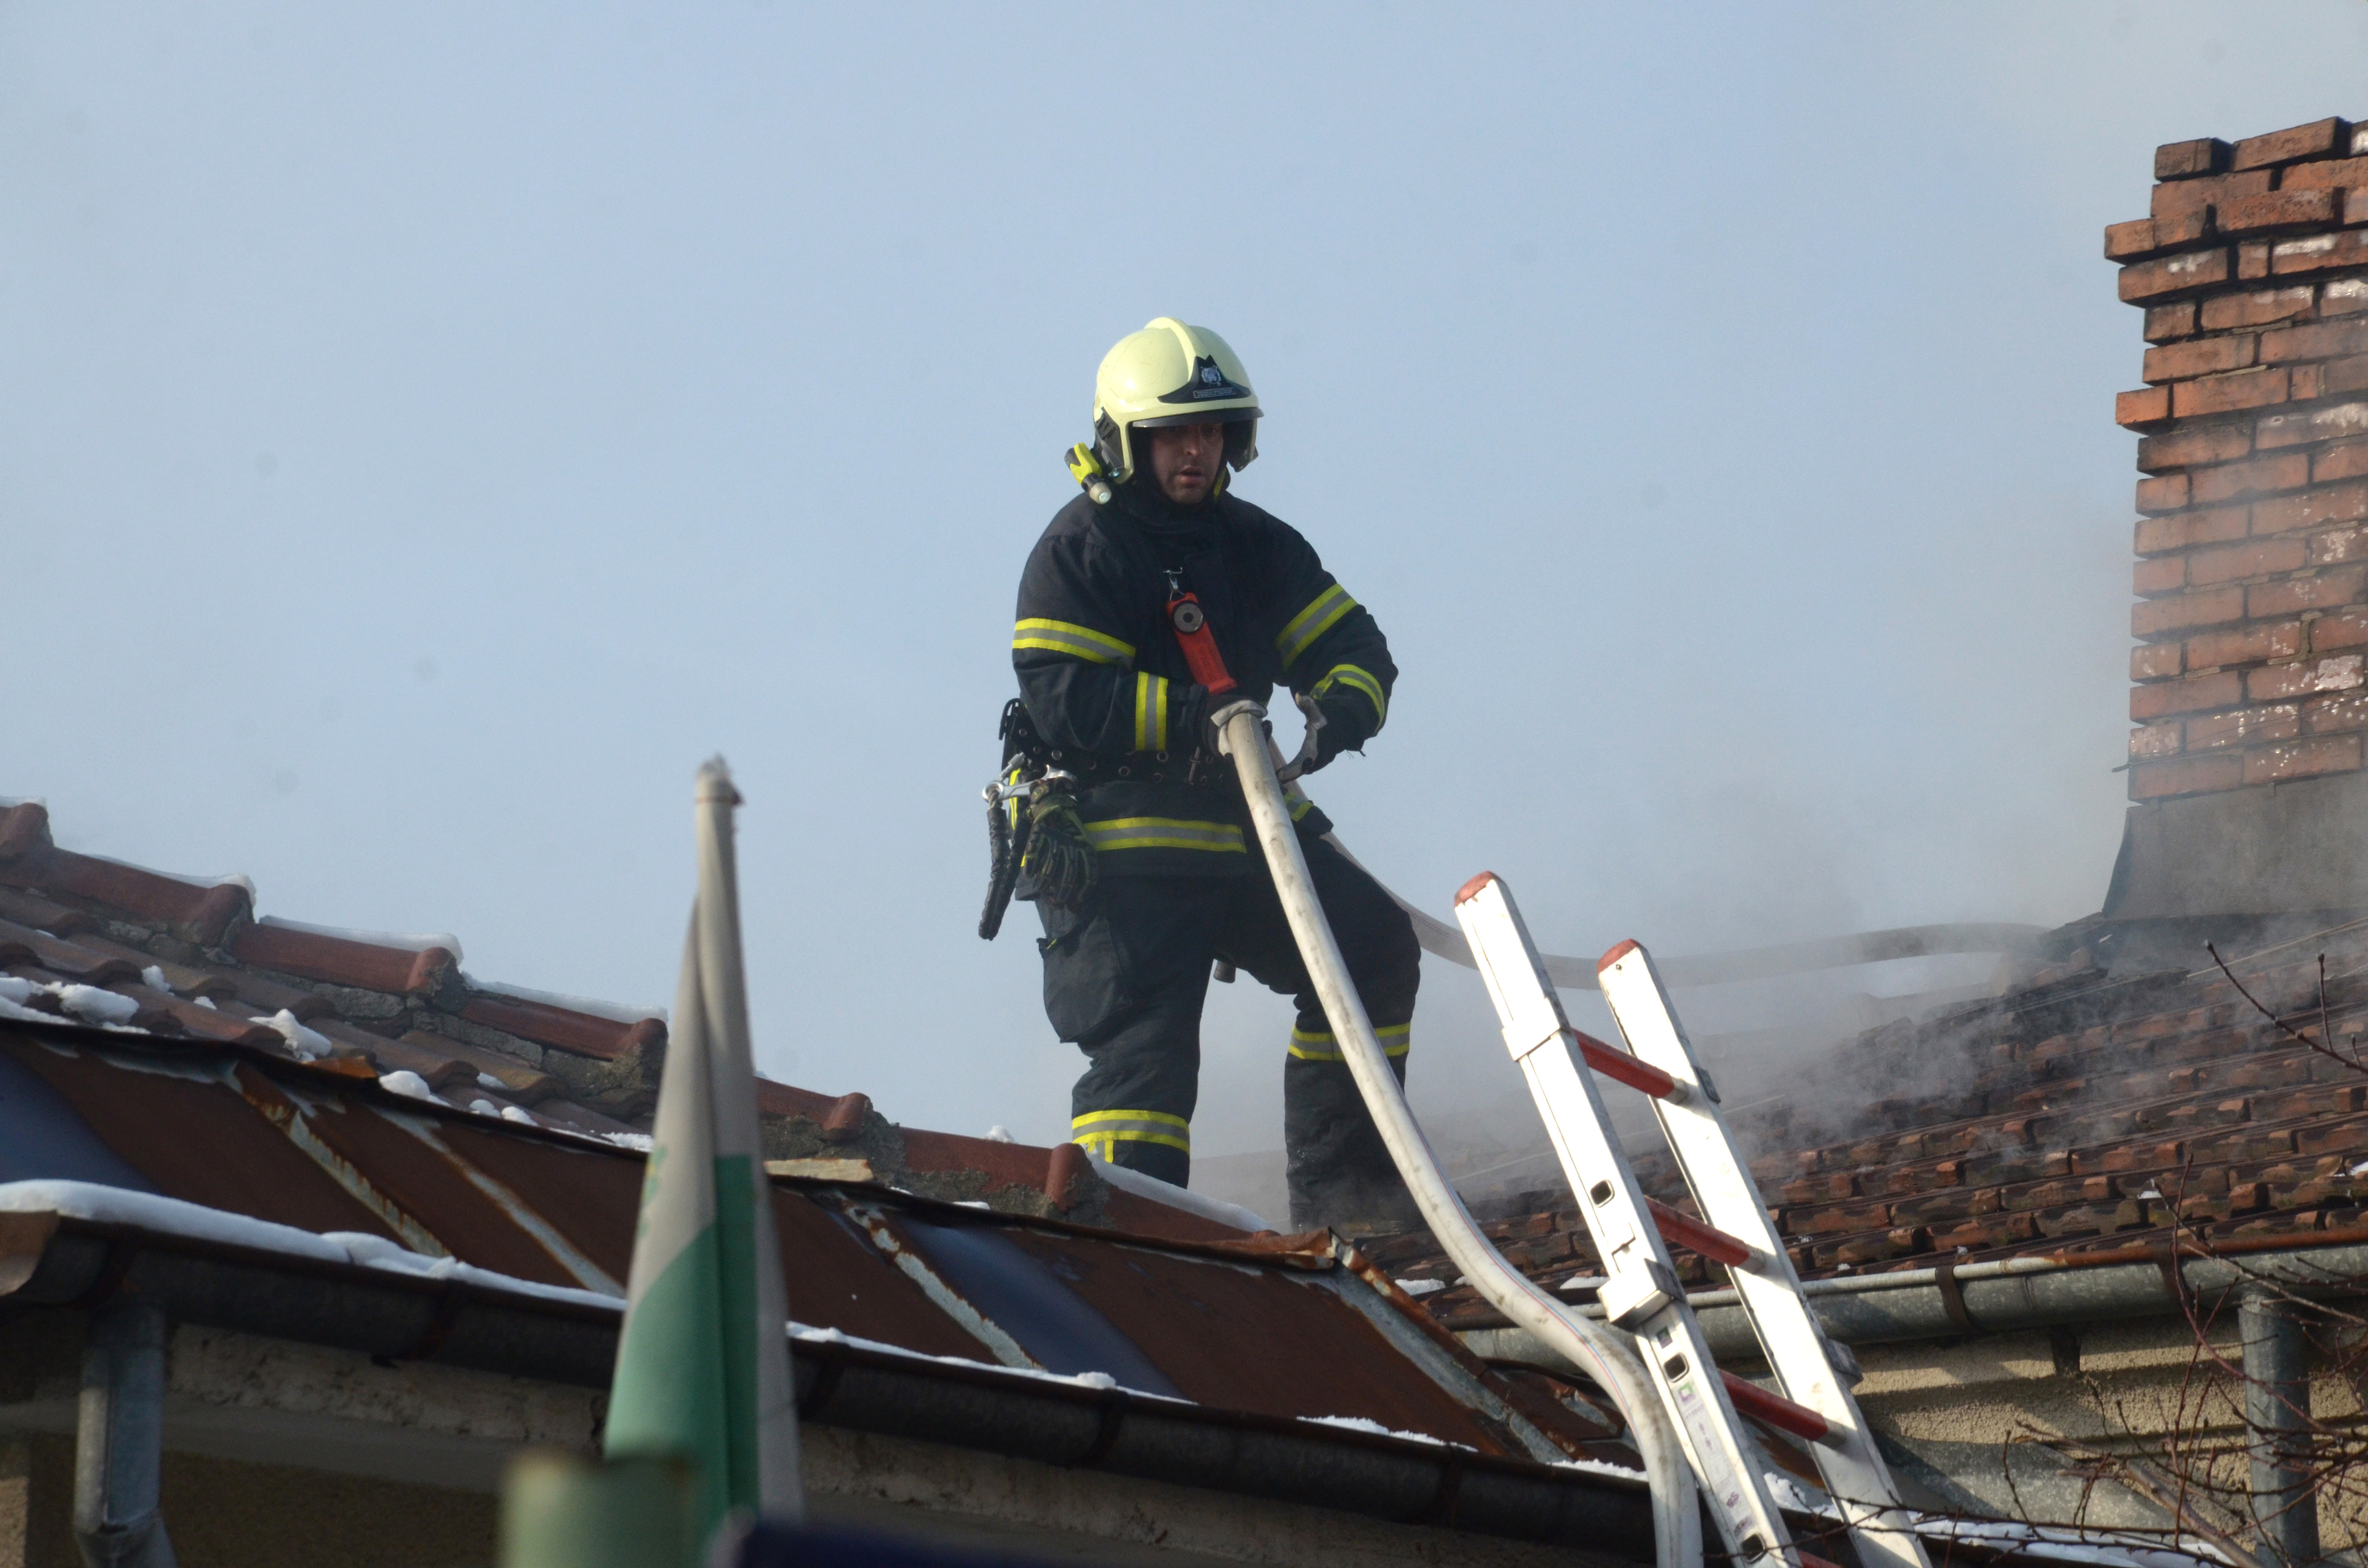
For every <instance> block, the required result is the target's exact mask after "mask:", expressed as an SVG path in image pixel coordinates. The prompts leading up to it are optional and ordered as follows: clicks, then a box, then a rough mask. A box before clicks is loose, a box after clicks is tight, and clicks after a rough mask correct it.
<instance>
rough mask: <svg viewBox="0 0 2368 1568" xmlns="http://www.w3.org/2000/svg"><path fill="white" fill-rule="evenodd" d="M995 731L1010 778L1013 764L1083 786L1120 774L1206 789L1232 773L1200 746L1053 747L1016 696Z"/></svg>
mask: <svg viewBox="0 0 2368 1568" xmlns="http://www.w3.org/2000/svg"><path fill="white" fill-rule="evenodd" d="M997 733H998V735H999V736H1000V738H1001V740H1002V742H1003V767H1002V769H1001V773H1000V775H999V777H1008V776H1009V775H1010V773H1011V771H1012V769H1013V768H1014V767H1019V768H1021V769H1023V771H1024V774H1025V776H1026V777H1027V778H1042V776H1043V775H1044V774H1046V773H1048V772H1053V771H1058V772H1063V773H1067V774H1070V775H1072V776H1073V777H1075V778H1076V780H1077V783H1078V785H1079V786H1080V787H1081V788H1085V789H1090V788H1092V787H1093V786H1094V785H1096V784H1107V783H1110V782H1111V781H1112V780H1114V779H1121V778H1123V779H1126V780H1128V781H1130V782H1133V783H1138V784H1190V785H1192V786H1195V787H1196V788H1207V787H1214V786H1217V785H1221V784H1224V783H1226V782H1228V781H1230V780H1231V779H1232V778H1233V776H1234V774H1233V767H1232V765H1231V764H1229V763H1227V762H1226V761H1225V760H1224V758H1223V757H1221V756H1216V755H1215V754H1214V753H1212V752H1210V751H1208V750H1207V749H1206V748H1204V747H1201V746H1199V745H1195V746H1194V747H1193V748H1192V749H1191V750H1190V751H1182V750H1169V751H1126V752H1090V751H1075V750H1071V749H1068V748H1065V747H1056V746H1054V745H1053V744H1051V743H1050V742H1048V741H1046V740H1045V739H1044V737H1043V735H1042V733H1039V732H1038V730H1037V728H1036V719H1035V715H1033V714H1031V713H1030V712H1029V711H1028V704H1026V703H1025V702H1022V701H1021V700H1019V699H1018V698H1016V697H1015V698H1013V699H1011V700H1010V701H1008V702H1007V703H1005V704H1004V705H1003V724H1002V728H1001V729H1000V730H999V731H998V732H997Z"/></svg>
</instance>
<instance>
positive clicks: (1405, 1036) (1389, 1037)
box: [1291, 1024, 1414, 1062]
mask: <svg viewBox="0 0 2368 1568" xmlns="http://www.w3.org/2000/svg"><path fill="white" fill-rule="evenodd" d="M1413 1029H1414V1026H1413V1025H1412V1024H1391V1025H1389V1026H1388V1027H1387V1028H1377V1029H1375V1030H1374V1031H1373V1035H1374V1038H1376V1039H1378V1040H1380V1041H1381V1042H1382V1054H1383V1055H1384V1056H1404V1055H1405V1054H1406V1051H1408V1050H1410V1049H1411V1048H1412V1047H1413V1045H1414V1040H1413ZM1291 1054H1292V1055H1293V1056H1296V1057H1298V1058H1299V1059H1300V1060H1301V1061H1302V1062H1346V1061H1348V1060H1349V1057H1348V1054H1347V1053H1346V1052H1345V1051H1342V1050H1341V1049H1340V1041H1339V1040H1338V1037H1337V1036H1335V1035H1334V1034H1333V1033H1332V1031H1331V1030H1330V1029H1323V1030H1318V1031H1315V1032H1314V1033H1311V1032H1309V1031H1308V1030H1306V1029H1296V1028H1295V1029H1293V1030H1292V1031H1291Z"/></svg>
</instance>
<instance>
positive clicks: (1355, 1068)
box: [1210, 701, 1702, 1568]
mask: <svg viewBox="0 0 2368 1568" xmlns="http://www.w3.org/2000/svg"><path fill="white" fill-rule="evenodd" d="M1265 719H1266V710H1264V709H1262V708H1260V707H1259V706H1258V704H1257V703H1255V702H1248V701H1242V702H1235V703H1232V704H1229V705H1228V706H1226V707H1224V708H1223V709H1220V710H1218V711H1217V712H1216V713H1215V714H1213V715H1212V716H1211V721H1210V722H1211V723H1212V726H1213V727H1214V728H1215V729H1216V731H1217V745H1218V749H1219V750H1221V751H1223V752H1224V754H1225V755H1226V756H1230V757H1232V758H1233V759H1234V770H1235V773H1237V774H1238V775H1240V777H1241V781H1242V794H1243V796H1244V797H1245V798H1246V799H1247V801H1249V808H1250V821H1251V822H1252V824H1255V826H1256V827H1257V829H1258V843H1259V845H1260V846H1262V847H1263V848H1264V849H1265V851H1266V863H1267V868H1268V869H1269V871H1271V872H1272V873H1273V875H1274V890H1275V892H1276V893H1277V894H1278V895H1280V896H1281V900H1282V912H1283V915H1284V916H1285V917H1286V918H1287V919H1289V920H1290V922H1291V931H1292V936H1293V937H1297V938H1298V941H1299V951H1300V956H1301V957H1302V958H1303V959H1304V960H1305V961H1306V964H1307V972H1308V975H1309V977H1310V978H1311V979H1313V980H1314V981H1315V994H1316V995H1317V997H1318V998H1320V999H1321V1000H1322V1002H1323V1004H1324V1017H1325V1018H1326V1020H1327V1021H1328V1022H1329V1023H1330V1024H1331V1026H1332V1036H1333V1038H1334V1039H1335V1040H1338V1041H1339V1042H1340V1051H1341V1054H1342V1055H1343V1056H1345V1057H1346V1058H1347V1059H1348V1062H1349V1073H1350V1074H1352V1075H1353V1076H1354V1077H1355V1078H1356V1080H1357V1088H1358V1091H1359V1093H1360V1094H1362V1095H1363V1096H1364V1098H1365V1107H1366V1108H1367V1109H1368V1110H1370V1111H1371V1112H1372V1117H1373V1125H1374V1126H1375V1127H1377V1128H1379V1129H1380V1130H1381V1134H1382V1142H1383V1143H1384V1144H1386V1145H1387V1146H1388V1148H1389V1151H1390V1157H1391V1158H1392V1159H1394V1160H1395V1161H1396V1162H1397V1167H1398V1174H1399V1175H1400V1176H1404V1177H1405V1178H1406V1187H1407V1190H1409V1191H1410V1192H1412V1193H1413V1194H1414V1200H1415V1204H1416V1206H1417V1208H1419V1209H1420V1210H1421V1211H1422V1217H1423V1220H1424V1222H1425V1223H1427V1224H1429V1227H1430V1233H1431V1234H1432V1235H1433V1236H1435V1237H1437V1238H1438V1240H1439V1243H1440V1245H1441V1246H1443V1247H1445V1248H1446V1249H1447V1256H1450V1257H1452V1258H1453V1259H1454V1260H1455V1266H1456V1267H1458V1268H1461V1269H1462V1270H1463V1273H1464V1277H1465V1278H1467V1279H1469V1280H1470V1281H1471V1282H1472V1284H1473V1286H1474V1288H1475V1289H1477V1290H1479V1292H1480V1294H1481V1295H1483V1296H1485V1297H1486V1298H1487V1299H1488V1301H1489V1302H1490V1304H1491V1305H1493V1306H1495V1307H1496V1309H1497V1311H1498V1312H1503V1313H1504V1314H1505V1315H1506V1316H1507V1317H1508V1318H1510V1319H1511V1320H1512V1321H1513V1322H1514V1323H1515V1324H1519V1325H1520V1327H1522V1328H1525V1329H1527V1330H1528V1331H1529V1332H1530V1333H1531V1334H1533V1335H1537V1336H1538V1338H1540V1339H1542V1340H1543V1341H1544V1342H1545V1343H1546V1344H1548V1345H1550V1346H1553V1347H1554V1349H1556V1350H1558V1351H1560V1352H1561V1353H1562V1354H1563V1355H1564V1356H1565V1357H1567V1358H1569V1359H1570V1360H1571V1361H1572V1362H1573V1363H1574V1364H1575V1365H1577V1366H1580V1367H1583V1368H1585V1369H1587V1370H1588V1374H1589V1375H1590V1376H1591V1377H1593V1379H1594V1380H1595V1381H1596V1382H1597V1384H1598V1385H1600V1387H1601V1388H1602V1389H1603V1391H1604V1392H1606V1393H1608V1394H1610V1395H1611V1399H1612V1402H1613V1403H1615V1404H1617V1405H1618V1406H1619V1408H1620V1414H1621V1415H1622V1417H1623V1418H1624V1419H1625V1420H1626V1421H1627V1423H1628V1436H1629V1438H1630V1440H1631V1441H1633V1442H1634V1444H1635V1445H1636V1452H1637V1454H1638V1455H1639V1456H1640V1457H1641V1458H1642V1459H1643V1460H1644V1461H1645V1479H1646V1483H1647V1484H1648V1485H1649V1486H1650V1488H1651V1490H1652V1497H1653V1544H1654V1554H1655V1562H1656V1568H1701V1565H1702V1511H1701V1507H1700V1505H1699V1503H1698V1501H1697V1499H1696V1497H1695V1494H1694V1481H1693V1471H1692V1470H1691V1467H1690V1466H1689V1465H1688V1463H1687V1461H1686V1457H1685V1451H1684V1449H1681V1448H1679V1445H1678V1435H1677V1431H1676V1428H1675V1427H1673V1426H1671V1425H1670V1422H1669V1417H1668V1412H1667V1411H1665V1410H1664V1409H1663V1408H1662V1404H1661V1399H1660V1395H1659V1394H1658V1392H1656V1391H1655V1389H1654V1388H1653V1385H1652V1384H1651V1383H1650V1382H1649V1381H1646V1379H1645V1369H1644V1367H1643V1365H1642V1364H1641V1363H1640V1362H1638V1360H1637V1359H1636V1352H1635V1350H1634V1348H1633V1347H1632V1346H1629V1345H1628V1344H1627V1343H1626V1341H1625V1339H1624V1337H1623V1336H1622V1335H1620V1334H1618V1333H1617V1332H1616V1331H1614V1330H1613V1329H1611V1328H1610V1327H1608V1326H1606V1325H1605V1324H1600V1323H1596V1322H1594V1321H1592V1320H1590V1319H1588V1318H1584V1317H1581V1316H1579V1315H1578V1314H1577V1312H1575V1311H1573V1310H1572V1309H1571V1307H1570V1305H1569V1304H1568V1303H1567V1302H1564V1301H1556V1300H1554V1297H1553V1296H1551V1295H1549V1294H1547V1293H1546V1291H1545V1290H1543V1289H1542V1288H1540V1287H1539V1286H1537V1285H1535V1284H1532V1283H1531V1281H1530V1280H1529V1279H1528V1278H1525V1277H1524V1276H1523V1275H1522V1274H1521V1272H1520V1270H1519V1269H1517V1268H1515V1267H1513V1266H1512V1265H1511V1264H1510V1263H1508V1262H1507V1261H1506V1260H1505V1258H1504V1256H1502V1255H1501V1254H1499V1253H1498V1252H1497V1249H1496V1247H1495V1246H1494V1245H1493V1244H1490V1242H1489V1240H1488V1238H1487V1237H1486V1236H1485V1235H1483V1234H1482V1233H1481V1232H1480V1226H1479V1223H1478V1221H1474V1219H1473V1218H1472V1211H1471V1210H1468V1209H1466V1208H1464V1206H1463V1198H1462V1196H1461V1195H1459V1194H1458V1193H1457V1192H1456V1190H1455V1188H1454V1187H1452V1186H1450V1185H1449V1183H1448V1180H1447V1177H1446V1175H1445V1174H1444V1173H1443V1172H1441V1171H1440V1168H1439V1157H1438V1156H1437V1155H1436V1154H1434V1153H1431V1151H1430V1144H1429V1141H1428V1140H1426V1139H1425V1138H1424V1137H1423V1135H1422V1129H1421V1128H1420V1127H1419V1126H1417V1124H1416V1122H1415V1119H1414V1113H1413V1112H1412V1111H1411V1110H1409V1109H1408V1108H1406V1094H1405V1092H1404V1091H1403V1090H1402V1089H1400V1088H1399V1086H1398V1081H1397V1076H1396V1074H1394V1073H1392V1072H1391V1071H1390V1065H1389V1059H1388V1058H1387V1057H1386V1056H1384V1055H1383V1053H1382V1042H1381V1041H1380V1040H1377V1039H1375V1038H1374V1035H1373V1024H1372V1019H1371V1018H1369V1017H1366V1016H1365V1004H1364V1002H1363V1000H1362V999H1361V998H1360V997H1359V996H1358V994H1357V988H1356V987H1355V986H1354V985H1353V984H1351V983H1349V970H1348V966H1347V965H1346V964H1345V963H1344V962H1342V961H1341V958H1340V947H1339V944H1338V942H1336V941H1334V940H1333V937H1332V926H1331V923H1330V922H1329V921H1327V920H1326V919H1325V917H1324V906H1323V905H1322V904H1321V903H1318V902H1317V900H1316V897H1315V883H1314V882H1312V881H1310V880H1309V878H1308V875H1307V857H1306V855H1305V854H1304V852H1303V851H1302V850H1301V849H1300V846H1299V834H1298V831H1297V830H1296V829H1295V828H1294V827H1293V826H1292V822H1291V812H1290V810H1289V808H1288V807H1287V806H1285V805H1284V803H1283V798H1282V784H1281V780H1280V779H1278V778H1276V776H1275V755H1274V753H1273V751H1272V749H1271V745H1272V743H1271V742H1269V740H1268V738H1267V734H1266V729H1265V724H1264V721H1265Z"/></svg>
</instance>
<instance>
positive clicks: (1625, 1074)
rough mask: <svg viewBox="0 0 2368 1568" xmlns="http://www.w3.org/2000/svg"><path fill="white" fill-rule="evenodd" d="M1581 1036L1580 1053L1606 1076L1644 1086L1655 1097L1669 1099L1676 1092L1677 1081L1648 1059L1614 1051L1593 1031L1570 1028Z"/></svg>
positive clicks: (1631, 1084) (1631, 1086) (1632, 1084)
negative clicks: (1646, 1060)
mask: <svg viewBox="0 0 2368 1568" xmlns="http://www.w3.org/2000/svg"><path fill="white" fill-rule="evenodd" d="M1570 1032H1571V1033H1572V1034H1574V1035H1577V1036H1578V1054H1579V1056H1580V1058H1581V1059H1582V1060H1583V1061H1585V1062H1586V1063H1587V1064H1588V1066H1589V1067H1592V1068H1594V1069H1595V1070H1596V1071H1597V1072H1599V1073H1600V1074H1603V1075H1604V1076H1605V1077H1607V1078H1611V1079H1613V1080H1615V1081H1617V1082H1619V1083H1622V1084H1625V1085H1628V1086H1629V1087H1630V1088H1632V1089H1642V1090H1643V1091H1644V1092H1645V1093H1646V1094H1648V1095H1650V1096H1653V1097H1654V1098H1655V1099H1656V1100H1665V1099H1668V1097H1669V1096H1671V1095H1672V1094H1674V1093H1676V1092H1677V1087H1678V1081H1677V1080H1676V1079H1675V1078H1672V1077H1670V1076H1669V1075H1668V1074H1667V1073H1664V1072H1662V1071H1661V1070H1660V1069H1659V1068H1658V1067H1656V1066H1654V1065H1653V1064H1652V1063H1651V1062H1639V1061H1638V1060H1636V1058H1634V1056H1631V1055H1629V1054H1628V1053H1627V1052H1626V1051H1615V1050H1613V1049H1612V1048H1611V1046H1608V1045H1606V1044H1604V1043H1603V1042H1602V1041H1601V1040H1597V1039H1596V1038H1595V1037H1594V1036H1592V1035H1588V1034H1581V1033H1580V1032H1579V1031H1578V1030H1577V1029H1573V1030H1571V1031H1570Z"/></svg>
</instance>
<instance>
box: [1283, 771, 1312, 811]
mask: <svg viewBox="0 0 2368 1568" xmlns="http://www.w3.org/2000/svg"><path fill="white" fill-rule="evenodd" d="M1282 803H1283V804H1284V805H1285V806H1286V807H1288V808H1290V811H1291V820H1292V821H1293V822H1297V821H1298V820H1299V819H1300V818H1302V817H1304V816H1305V815H1306V814H1307V813H1308V812H1312V811H1314V810H1315V801H1311V800H1309V799H1308V798H1307V791H1306V790H1302V789H1301V788H1300V787H1299V780H1298V779H1296V778H1294V779H1292V781H1291V782H1290V783H1288V784H1286V785H1284V786H1283V787H1282Z"/></svg>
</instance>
